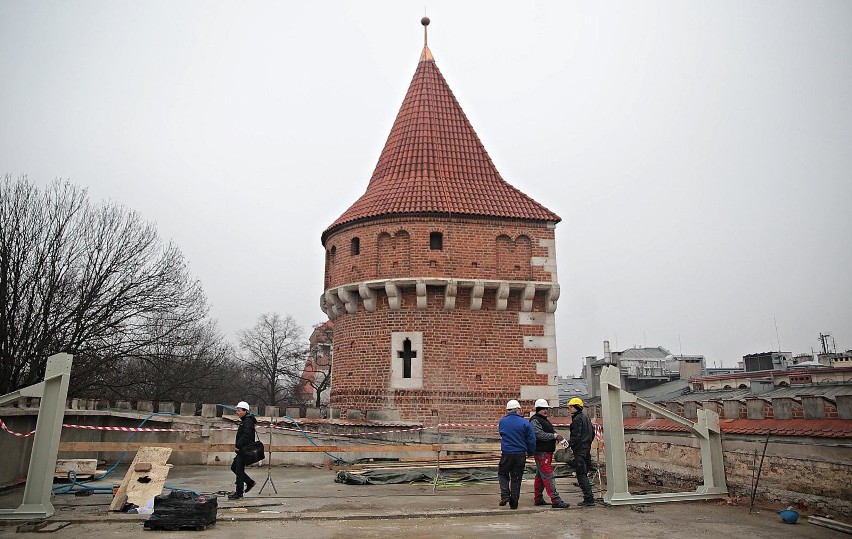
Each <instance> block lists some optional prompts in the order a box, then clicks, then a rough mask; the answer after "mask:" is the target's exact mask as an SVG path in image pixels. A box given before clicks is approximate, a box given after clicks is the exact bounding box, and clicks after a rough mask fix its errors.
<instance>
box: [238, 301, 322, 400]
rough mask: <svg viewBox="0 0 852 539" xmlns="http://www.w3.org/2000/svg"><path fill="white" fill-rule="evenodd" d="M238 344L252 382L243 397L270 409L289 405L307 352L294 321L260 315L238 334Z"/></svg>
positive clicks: (302, 335) (276, 314) (270, 315)
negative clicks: (283, 404) (251, 324)
mask: <svg viewBox="0 0 852 539" xmlns="http://www.w3.org/2000/svg"><path fill="white" fill-rule="evenodd" d="M239 342H240V352H241V353H240V360H241V361H242V362H243V363H244V364H245V366H246V370H247V375H248V376H249V377H250V378H252V380H253V384H252V385H251V386H250V387H246V388H245V390H244V391H245V395H246V397H247V398H255V399H258V400H260V401H261V403H263V404H266V405H269V406H277V405H279V404H280V403H283V402H288V401H290V402H292V401H293V399H294V393H295V391H296V389H297V383H296V381H297V380H298V379H299V376H300V374H301V368H302V366H303V365H304V361H305V354H306V353H307V349H308V347H307V343H306V342H305V340H304V334H303V330H302V328H301V327H300V326H299V325H298V324H297V323H296V321H295V319H293V317H292V316H291V315H289V314H288V315H287V316H285V317H283V318H282V317H281V316H280V315H279V314H278V313H267V314H262V315H260V317H258V319H257V323H256V324H255V325H254V327H253V328H252V329H247V330H243V331H240V333H239Z"/></svg>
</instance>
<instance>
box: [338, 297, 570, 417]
mask: <svg viewBox="0 0 852 539" xmlns="http://www.w3.org/2000/svg"><path fill="white" fill-rule="evenodd" d="M430 288H432V287H430ZM433 288H434V289H433V290H430V291H429V294H428V304H427V307H426V308H425V309H417V308H416V301H417V297H416V292H415V290H414V289H413V287H412V288H410V289H407V290H403V291H402V300H401V305H400V308H399V309H397V310H392V309H390V308H389V307H388V305H387V296H386V295H384V294H383V293H382V292H379V297H378V298H377V303H378V308H377V309H376V311H375V312H367V311H365V310H363V308H361V309H359V310H358V312H356V313H355V314H349V313H346V314H343V315H342V316H340V317H339V318H337V319H336V320H335V328H334V340H335V353H334V374H333V387H332V392H331V406H332V407H334V408H338V409H341V410H346V409H359V410H362V411H367V410H380V409H394V410H397V411H398V412H399V415H400V418H402V419H405V420H407V421H420V422H430V421H432V420H433V416H436V415H440V418H441V420H442V421H443V420H445V419H446V420H449V421H466V422H471V421H472V422H477V421H491V422H493V421H494V420H495V418H499V417H500V416H501V415H502V414H503V413H504V412H505V405H506V402H507V401H508V400H510V399H522V402H524V401H527V402H525V405H526V406H527V409H529V408H530V407H531V406H532V400H533V399H532V398H528V399H524V398H523V396H522V395H521V392H522V386H540V387H541V388H542V390H541V391H539V392H537V395H538V394H543V396H544V397H545V398H548V397H550V396H549V395H546V394H544V393H546V392H547V390H548V389H549V388H555V378H556V369H555V359H554V361H553V365H554V368H549V365H550V355H551V354H549V351H548V349H547V348H542V347H535V346H530V345H529V344H525V343H528V341H529V338H542V337H544V336H545V332H546V326H545V324H534V323H532V324H531V323H524V324H522V323H521V322H520V321H519V318H520V317H521V316H522V315H521V314H520V313H519V312H518V308H519V306H520V298H518V297H515V298H513V297H511V296H510V298H509V301H508V308H507V309H506V310H505V311H496V310H495V305H496V302H495V299H494V297H493V296H492V297H490V298H489V297H486V298H484V299H483V305H482V309H481V310H476V311H474V310H470V309H467V308H458V309H454V310H444V309H443V306H444V297H443V288H441V287H433ZM469 296H470V291H469V290H460V291H459V295H458V298H457V299H458V303H459V304H467V303H468V302H469V301H470V297H469ZM538 307H539V308H542V307H543V301H542V300H539V305H538ZM537 314H540V315H544V314H545V313H537ZM547 316H549V317H552V316H553V315H552V314H549V315H547ZM394 332H422V335H423V339H422V341H423V348H422V350H421V351H420V353H421V354H422V358H421V359H422V365H423V366H422V369H423V372H422V380H423V381H422V387H419V388H410V389H408V388H407V389H401V388H395V387H393V384H392V382H391V363H392V360H393V354H394V353H395V351H394V350H393V349H392V348H391V335H392V334H393V333H394ZM533 342H535V340H534V341H533ZM550 398H552V397H550Z"/></svg>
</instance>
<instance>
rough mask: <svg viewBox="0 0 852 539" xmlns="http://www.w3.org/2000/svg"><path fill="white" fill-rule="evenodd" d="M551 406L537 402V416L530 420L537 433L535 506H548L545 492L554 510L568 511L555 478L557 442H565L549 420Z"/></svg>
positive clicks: (542, 401)
mask: <svg viewBox="0 0 852 539" xmlns="http://www.w3.org/2000/svg"><path fill="white" fill-rule="evenodd" d="M549 413H550V405H549V404H548V403H547V401H546V400H545V399H538V400H537V401H535V415H534V416H532V417H531V418H530V425H532V428H533V432H535V439H536V442H535V483H534V490H533V492H534V494H535V505H547V502H546V501H544V495H543V492H542V491H544V490H546V491H547V496H548V497H549V498H550V505H551V507H553V508H554V509H567V508H569V507H571V505H570V504H568V503H565V502H563V501H562V499H561V498H560V497H559V492H557V491H556V479H555V478H554V476H553V452H554V451H556V442H561V441H562V440H564V438H563V437H562V435H561V434H557V433H556V429H554V428H553V425H552V424H551V423H550V419H548V417H547V416H548V414H549Z"/></svg>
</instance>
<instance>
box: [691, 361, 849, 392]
mask: <svg viewBox="0 0 852 539" xmlns="http://www.w3.org/2000/svg"><path fill="white" fill-rule="evenodd" d="M850 383H852V367H844V368H831V367H817V368H807V367H804V368H792V369H777V370H773V371H751V372H742V373H734V374H722V375H717V376H699V377H696V378H693V379H691V380H690V381H689V384H690V386H691V389H692V391H710V390H725V389H748V390H753V389H754V388H755V387H761V388H763V387H764V386H765V387H769V388H772V387H790V386H799V385H811V384H822V385H827V384H844V385H847V386H848V385H849V384H850ZM850 393H852V391H850Z"/></svg>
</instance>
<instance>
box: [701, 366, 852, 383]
mask: <svg viewBox="0 0 852 539" xmlns="http://www.w3.org/2000/svg"><path fill="white" fill-rule="evenodd" d="M797 367H798V365H792V366H790V367H789V368H787V369H775V370H771V371H745V372H737V373H733V374H717V375H714V376H695V377H693V378H691V379H690V382H705V381H711V380H734V379H740V378H771V377H772V376H773V375H777V376H789V375H793V374H813V372H814V369H807V368H805V369H797ZM817 372H819V373H820V374H837V375H838V376H840V378H839V379H838V380H837V381H846V380H845V378H846V377H848V376H852V367H828V368H825V369H817Z"/></svg>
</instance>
